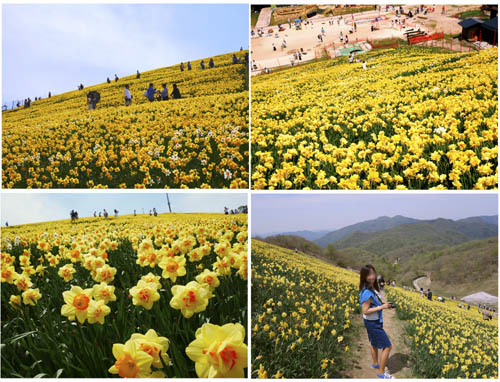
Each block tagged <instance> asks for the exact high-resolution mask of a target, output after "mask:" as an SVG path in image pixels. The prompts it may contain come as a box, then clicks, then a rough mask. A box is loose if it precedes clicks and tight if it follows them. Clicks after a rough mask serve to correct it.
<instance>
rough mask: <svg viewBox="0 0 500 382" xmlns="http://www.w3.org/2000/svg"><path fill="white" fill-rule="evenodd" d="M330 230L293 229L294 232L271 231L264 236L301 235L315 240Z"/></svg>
mask: <svg viewBox="0 0 500 382" xmlns="http://www.w3.org/2000/svg"><path fill="white" fill-rule="evenodd" d="M328 232H330V230H320V231H308V230H302V231H292V232H273V233H269V234H267V235H264V237H269V236H277V235H284V236H300V237H303V238H304V239H306V240H309V241H314V240H316V239H319V238H320V237H322V236H323V235H325V234H326V233H328Z"/></svg>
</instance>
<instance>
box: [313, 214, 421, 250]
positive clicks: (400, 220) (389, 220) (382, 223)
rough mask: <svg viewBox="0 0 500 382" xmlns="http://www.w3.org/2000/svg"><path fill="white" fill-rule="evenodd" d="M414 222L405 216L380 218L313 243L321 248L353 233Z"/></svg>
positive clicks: (334, 233)
mask: <svg viewBox="0 0 500 382" xmlns="http://www.w3.org/2000/svg"><path fill="white" fill-rule="evenodd" d="M416 222H418V219H412V218H407V217H405V216H399V215H398V216H393V217H389V216H381V217H378V218H377V219H373V220H367V221H364V222H360V223H356V224H352V225H350V226H347V227H343V228H341V229H338V230H336V231H332V232H329V233H327V234H326V235H324V236H322V237H321V238H319V239H317V240H315V241H314V242H315V243H316V244H318V245H319V246H321V247H325V246H327V245H328V244H330V243H335V242H336V241H337V240H340V239H342V238H344V237H347V236H349V235H351V234H353V233H354V232H377V231H383V230H386V229H389V228H393V227H396V226H398V225H401V224H410V223H416Z"/></svg>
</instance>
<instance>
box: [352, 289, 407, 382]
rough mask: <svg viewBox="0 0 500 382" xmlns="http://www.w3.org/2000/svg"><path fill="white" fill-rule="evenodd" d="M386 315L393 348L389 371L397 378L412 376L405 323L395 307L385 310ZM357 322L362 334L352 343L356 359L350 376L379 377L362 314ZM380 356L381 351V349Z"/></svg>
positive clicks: (386, 326) (388, 366) (385, 324)
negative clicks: (405, 339)
mask: <svg viewBox="0 0 500 382" xmlns="http://www.w3.org/2000/svg"><path fill="white" fill-rule="evenodd" d="M383 297H384V301H387V299H386V297H385V294H383ZM383 317H384V330H385V331H386V333H387V336H388V337H389V339H390V341H391V343H392V350H391V354H390V355H389V360H388V362H387V368H388V370H389V373H390V374H391V375H392V376H393V377H394V378H397V379H401V378H412V374H411V370H410V368H409V358H410V357H409V354H410V351H409V349H408V346H407V345H406V344H405V343H404V335H405V334H404V329H403V323H402V322H401V321H400V320H399V319H398V318H397V317H396V311H395V310H394V309H386V310H384V311H383ZM356 320H357V323H358V324H359V325H360V329H361V335H360V338H359V339H358V340H357V341H356V343H355V344H353V345H352V347H351V348H352V349H353V352H354V355H355V356H354V358H355V359H354V361H353V365H352V367H351V370H350V371H349V372H348V377H349V378H375V379H378V378H377V370H375V369H373V368H372V366H371V365H372V356H371V353H370V342H369V341H368V335H367V334H366V330H365V327H364V325H363V319H362V316H359V317H358V318H357V319H356ZM379 357H380V351H379Z"/></svg>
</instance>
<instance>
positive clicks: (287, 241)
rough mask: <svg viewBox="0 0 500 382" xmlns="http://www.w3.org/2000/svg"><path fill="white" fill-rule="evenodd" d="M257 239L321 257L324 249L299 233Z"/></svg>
mask: <svg viewBox="0 0 500 382" xmlns="http://www.w3.org/2000/svg"><path fill="white" fill-rule="evenodd" d="M256 240H262V241H264V242H266V243H269V244H273V245H277V246H278V247H281V248H287V249H291V250H292V251H293V250H295V249H297V250H298V251H300V252H304V253H307V254H308V255H310V256H316V257H321V256H322V255H323V250H322V249H321V248H320V247H319V246H318V245H316V244H315V243H313V242H311V241H309V240H307V239H305V238H303V237H301V236H297V235H275V236H268V237H266V238H265V239H261V238H256Z"/></svg>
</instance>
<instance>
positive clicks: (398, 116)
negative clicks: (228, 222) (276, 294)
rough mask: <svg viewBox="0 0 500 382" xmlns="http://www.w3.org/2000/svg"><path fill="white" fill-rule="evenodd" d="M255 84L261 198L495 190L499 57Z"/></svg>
mask: <svg viewBox="0 0 500 382" xmlns="http://www.w3.org/2000/svg"><path fill="white" fill-rule="evenodd" d="M357 57H359V59H360V60H365V61H366V66H367V69H366V70H363V68H362V63H361V62H359V63H353V64H349V63H348V61H347V58H342V59H333V60H323V61H319V62H317V63H311V64H306V65H301V66H298V67H293V68H289V69H286V70H283V71H279V72H273V73H271V74H270V75H259V76H254V77H253V78H252V88H251V92H252V95H251V97H252V187H253V188H254V189H479V190H483V189H493V188H497V185H498V179H497V178H498V176H497V175H498V173H497V172H498V169H497V166H498V158H497V155H498V152H497V151H498V145H497V140H498V93H497V92H498V50H497V48H492V49H487V50H483V51H479V52H477V51H475V52H468V53H459V52H451V51H445V50H440V49H436V48H430V47H413V46H412V47H401V48H397V49H386V50H373V51H371V52H368V53H363V54H360V55H358V56H357Z"/></svg>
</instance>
